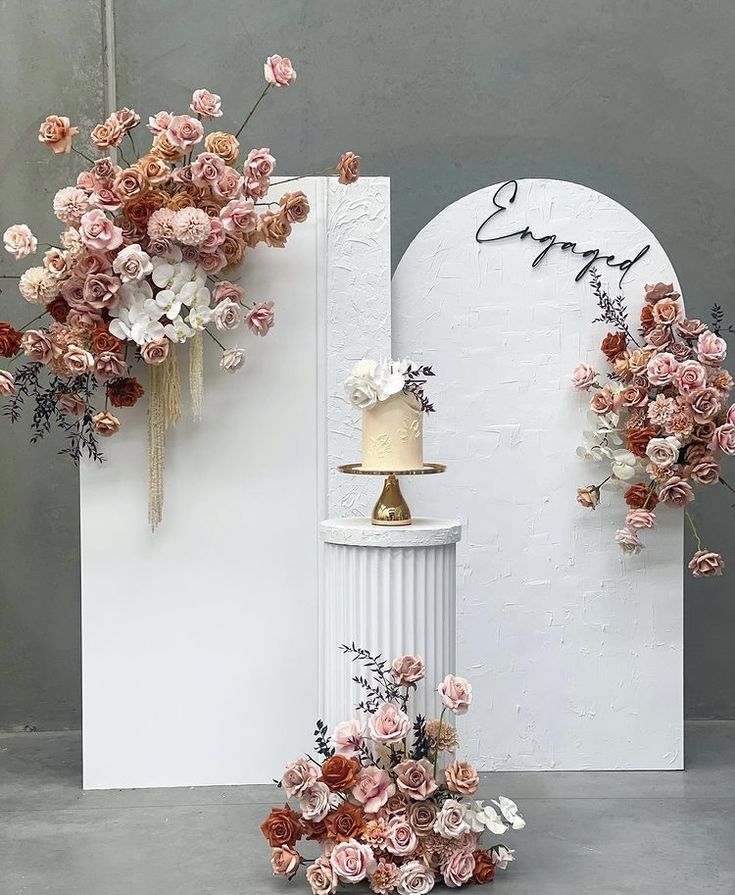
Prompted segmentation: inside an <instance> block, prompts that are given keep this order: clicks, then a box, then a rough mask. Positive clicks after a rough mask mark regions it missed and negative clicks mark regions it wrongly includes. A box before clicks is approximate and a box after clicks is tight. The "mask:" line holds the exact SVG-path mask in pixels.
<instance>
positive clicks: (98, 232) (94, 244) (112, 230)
mask: <svg viewBox="0 0 735 895" xmlns="http://www.w3.org/2000/svg"><path fill="white" fill-rule="evenodd" d="M79 230H80V233H81V234H82V240H83V241H84V244H85V245H86V246H89V248H90V249H94V250H95V251H97V252H109V251H112V250H113V249H118V248H120V246H121V245H122V244H123V234H122V230H121V229H120V228H119V227H116V226H115V225H114V224H113V223H112V221H111V220H110V219H109V218H108V217H107V216H106V215H105V213H104V212H102V211H100V209H99V208H93V209H92V210H91V211H88V212H86V213H85V214H83V215H82V223H81V226H80V228H79Z"/></svg>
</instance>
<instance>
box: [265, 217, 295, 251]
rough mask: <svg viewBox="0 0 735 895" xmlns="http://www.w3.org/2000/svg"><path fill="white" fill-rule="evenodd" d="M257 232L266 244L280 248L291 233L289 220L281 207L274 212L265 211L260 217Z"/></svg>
mask: <svg viewBox="0 0 735 895" xmlns="http://www.w3.org/2000/svg"><path fill="white" fill-rule="evenodd" d="M258 233H259V234H260V238H261V240H262V241H263V242H264V243H265V244H266V245H269V246H270V247H271V248H277V249H282V248H283V247H284V246H285V245H286V240H287V239H288V237H289V236H290V235H291V222H290V221H289V219H288V218H287V217H286V215H285V214H284V213H283V209H281V211H279V212H276V213H275V214H274V213H273V212H272V211H267V212H266V213H265V214H264V215H261V217H260V220H259V222H258Z"/></svg>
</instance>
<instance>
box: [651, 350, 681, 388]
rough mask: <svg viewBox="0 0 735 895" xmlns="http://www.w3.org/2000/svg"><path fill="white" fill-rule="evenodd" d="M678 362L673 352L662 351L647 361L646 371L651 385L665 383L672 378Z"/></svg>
mask: <svg viewBox="0 0 735 895" xmlns="http://www.w3.org/2000/svg"><path fill="white" fill-rule="evenodd" d="M678 367H679V363H678V361H677V360H676V358H675V357H674V355H673V354H669V352H668V351H662V352H661V353H660V354H654V356H653V357H652V358H651V359H650V360H649V361H648V365H647V367H646V372H647V373H648V381H649V382H650V383H651V385H667V384H668V383H669V382H671V380H672V379H673V378H674V375H675V374H676V371H677V369H678Z"/></svg>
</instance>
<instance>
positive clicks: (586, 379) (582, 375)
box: [572, 364, 598, 390]
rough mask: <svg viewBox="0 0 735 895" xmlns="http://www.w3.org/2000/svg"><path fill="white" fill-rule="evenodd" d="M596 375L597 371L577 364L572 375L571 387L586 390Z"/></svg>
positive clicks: (587, 365) (586, 365) (588, 366)
mask: <svg viewBox="0 0 735 895" xmlns="http://www.w3.org/2000/svg"><path fill="white" fill-rule="evenodd" d="M597 375H598V374H597V370H595V368H594V367H591V366H590V365H589V364H577V366H576V367H575V368H574V372H573V373H572V385H573V386H574V387H575V388H578V389H580V390H585V389H588V388H589V387H590V386H591V385H592V383H593V382H594V381H595V380H596V379H597Z"/></svg>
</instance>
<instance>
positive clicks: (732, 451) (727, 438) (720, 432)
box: [713, 408, 735, 457]
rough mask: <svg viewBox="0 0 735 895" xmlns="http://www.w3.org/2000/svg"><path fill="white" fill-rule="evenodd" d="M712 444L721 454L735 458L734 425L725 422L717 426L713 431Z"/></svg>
mask: <svg viewBox="0 0 735 895" xmlns="http://www.w3.org/2000/svg"><path fill="white" fill-rule="evenodd" d="M730 412H731V413H732V408H730ZM713 443H714V446H715V447H717V448H719V449H720V450H721V451H722V453H723V454H728V456H730V457H735V423H731V422H727V423H723V424H722V425H721V426H718V427H717V428H716V429H715V436H714V439H713Z"/></svg>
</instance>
